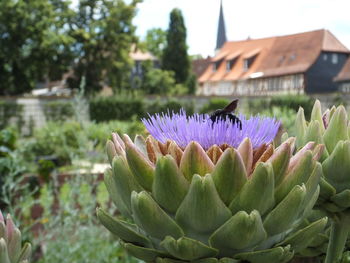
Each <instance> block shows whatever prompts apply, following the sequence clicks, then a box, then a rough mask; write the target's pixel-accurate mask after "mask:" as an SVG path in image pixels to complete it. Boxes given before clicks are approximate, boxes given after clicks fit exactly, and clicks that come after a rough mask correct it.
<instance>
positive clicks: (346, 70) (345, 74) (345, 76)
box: [334, 57, 350, 81]
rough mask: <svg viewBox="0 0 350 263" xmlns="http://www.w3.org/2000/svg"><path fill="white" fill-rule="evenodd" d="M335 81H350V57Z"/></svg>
mask: <svg viewBox="0 0 350 263" xmlns="http://www.w3.org/2000/svg"><path fill="white" fill-rule="evenodd" d="M334 80H335V81H346V80H350V57H349V58H348V60H347V61H346V62H345V65H344V66H343V68H342V70H341V71H340V72H339V74H338V75H337V76H336V77H335V78H334Z"/></svg>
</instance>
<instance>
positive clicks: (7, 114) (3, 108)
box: [0, 101, 23, 129]
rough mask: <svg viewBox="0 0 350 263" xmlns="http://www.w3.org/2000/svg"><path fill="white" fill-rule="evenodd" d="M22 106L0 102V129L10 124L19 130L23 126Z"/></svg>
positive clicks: (10, 102) (13, 102) (11, 102)
mask: <svg viewBox="0 0 350 263" xmlns="http://www.w3.org/2000/svg"><path fill="white" fill-rule="evenodd" d="M22 112H23V106H22V105H19V104H17V103H16V102H15V101H0V129H4V128H6V127H7V126H9V125H10V124H12V125H15V126H17V127H18V128H20V127H21V126H22V124H23V118H22Z"/></svg>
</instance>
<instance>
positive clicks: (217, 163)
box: [97, 112, 327, 263]
mask: <svg viewBox="0 0 350 263" xmlns="http://www.w3.org/2000/svg"><path fill="white" fill-rule="evenodd" d="M206 117H207V116H205V115H194V116H190V117H189V116H185V113H184V112H181V113H180V114H178V115H176V114H173V115H172V116H170V115H169V114H164V115H156V116H155V117H153V119H152V118H150V119H148V120H143V121H144V123H146V127H147V128H148V130H149V132H150V133H151V134H152V135H153V136H152V135H150V136H148V137H147V138H146V139H144V138H143V137H142V136H136V137H135V140H134V141H132V140H131V139H130V138H129V137H128V136H127V135H124V136H123V138H120V137H119V135H118V134H113V135H112V138H113V139H112V140H111V141H108V142H107V146H106V148H107V154H108V157H109V160H110V163H111V166H112V168H111V169H107V171H106V172H105V177H104V180H105V184H106V186H107V189H108V191H109V194H110V196H111V199H112V200H113V202H114V203H115V205H116V206H117V207H118V209H119V211H120V212H121V214H122V215H123V217H124V219H122V218H120V217H119V218H116V217H113V216H111V215H109V214H108V213H106V212H105V211H103V210H102V209H100V208H98V209H97V215H98V218H99V220H100V221H101V223H102V224H103V225H104V226H105V227H106V228H107V229H108V230H109V231H110V232H112V233H113V234H114V235H116V236H117V237H119V238H120V240H121V242H122V244H123V246H124V247H125V249H126V250H127V251H128V252H129V253H130V254H131V255H133V256H135V257H137V258H139V259H142V260H144V261H146V262H159V263H163V262H164V263H172V262H174V263H175V262H179V263H180V262H198V263H199V262H210V263H211V262H213V263H215V262H252V263H264V262H266V263H274V262H276V263H279V262H288V261H289V260H290V259H291V258H292V257H293V255H294V253H296V252H298V251H300V250H302V249H304V248H305V247H307V246H308V244H309V242H310V241H311V238H312V237H313V236H315V235H316V234H318V233H320V232H321V231H323V229H324V226H325V224H326V222H327V219H326V218H322V219H320V220H318V221H316V222H314V223H312V224H311V225H308V226H307V227H305V228H298V226H299V225H300V223H301V222H302V220H303V218H305V217H306V216H307V215H308V213H309V211H310V210H311V209H312V207H313V205H314V203H315V202H316V200H317V198H318V194H319V186H318V183H319V180H320V177H321V165H320V164H319V163H318V162H317V160H318V158H320V156H321V154H322V151H323V146H322V145H317V144H316V143H314V142H312V143H308V144H307V145H306V146H305V147H303V148H302V149H301V150H300V151H299V152H297V153H296V154H295V155H294V156H292V152H293V150H294V145H295V143H294V142H295V139H294V138H290V139H288V140H287V141H286V142H284V143H283V144H281V145H280V146H279V147H278V148H276V149H275V148H274V147H273V146H272V145H271V144H270V142H271V141H272V140H273V138H274V136H275V135H276V133H277V131H278V126H279V123H278V122H276V121H275V120H273V119H263V118H251V119H244V118H242V117H240V118H241V121H242V130H240V129H239V128H238V127H237V126H233V125H232V123H230V122H229V121H224V120H222V121H219V122H217V123H208V122H207V121H206V120H207V119H206ZM230 134H231V137H232V136H234V137H235V138H236V139H235V138H231V137H230ZM256 134H259V135H256ZM222 138H226V139H222ZM156 139H157V140H156Z"/></svg>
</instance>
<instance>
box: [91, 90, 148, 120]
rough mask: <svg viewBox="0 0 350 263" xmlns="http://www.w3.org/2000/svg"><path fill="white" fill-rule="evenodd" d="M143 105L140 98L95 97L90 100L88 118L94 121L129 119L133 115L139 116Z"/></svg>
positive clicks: (141, 113)
mask: <svg viewBox="0 0 350 263" xmlns="http://www.w3.org/2000/svg"><path fill="white" fill-rule="evenodd" d="M144 113H145V105H144V103H143V101H142V99H140V98H125V97H124V96H122V97H116V96H112V97H97V98H94V99H92V100H90V119H91V120H93V121H96V122H103V121H110V120H130V119H131V118H132V117H133V116H137V117H141V116H143V115H144Z"/></svg>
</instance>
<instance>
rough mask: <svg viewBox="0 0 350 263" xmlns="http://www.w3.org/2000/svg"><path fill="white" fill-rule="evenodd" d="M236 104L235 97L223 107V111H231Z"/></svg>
mask: <svg viewBox="0 0 350 263" xmlns="http://www.w3.org/2000/svg"><path fill="white" fill-rule="evenodd" d="M237 105H238V99H235V100H233V101H232V102H231V103H230V104H229V105H227V106H226V107H225V108H224V111H225V112H232V111H234V110H235V109H236V108H237Z"/></svg>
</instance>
